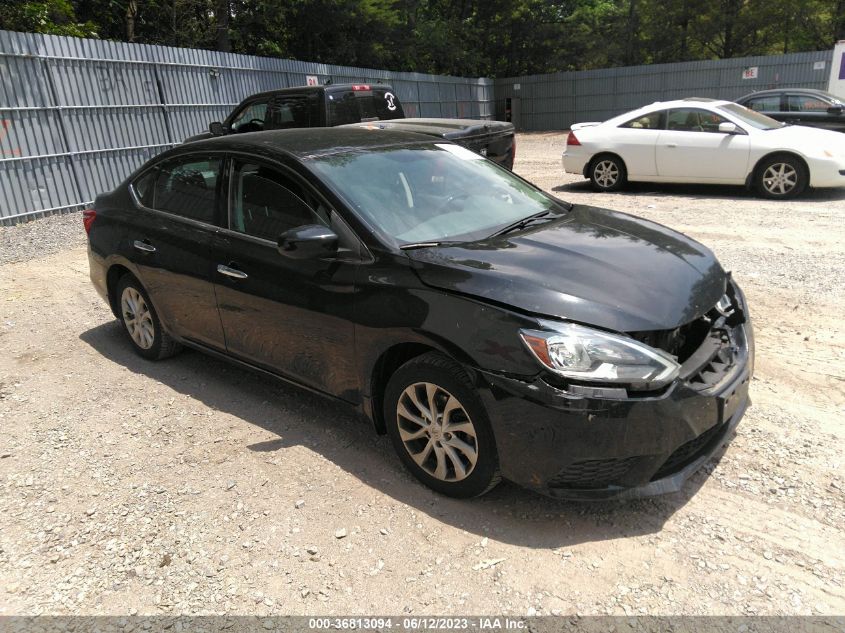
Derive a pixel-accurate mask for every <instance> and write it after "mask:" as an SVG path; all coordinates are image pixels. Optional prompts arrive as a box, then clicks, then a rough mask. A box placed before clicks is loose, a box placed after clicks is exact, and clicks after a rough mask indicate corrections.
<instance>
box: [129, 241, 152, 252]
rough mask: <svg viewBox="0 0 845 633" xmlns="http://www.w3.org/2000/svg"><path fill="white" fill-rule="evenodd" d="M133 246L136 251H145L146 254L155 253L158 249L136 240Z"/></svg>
mask: <svg viewBox="0 0 845 633" xmlns="http://www.w3.org/2000/svg"><path fill="white" fill-rule="evenodd" d="M132 246H134V247H135V250H139V251H143V252H144V253H155V252H156V247H155V246H153V245H152V244H150V243H149V242H142V241H141V240H135V241H134V242H132Z"/></svg>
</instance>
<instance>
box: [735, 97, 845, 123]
mask: <svg viewBox="0 0 845 633" xmlns="http://www.w3.org/2000/svg"><path fill="white" fill-rule="evenodd" d="M736 102H737V103H739V104H740V105H744V106H745V107H746V108H750V109H751V110H754V111H756V112H761V113H763V114H765V115H766V116H768V117H771V118H773V119H775V120H776V121H783V122H784V123H791V124H793V125H806V126H809V127H820V128H825V129H827V130H835V131H837V132H845V99H844V98H842V97H837V96H836V95H832V94H830V93H829V92H824V91H822V90H810V89H804V88H786V89H778V90H761V91H760V92H752V93H751V94H750V95H745V96H744V97H742V98H741V99H737V101H736Z"/></svg>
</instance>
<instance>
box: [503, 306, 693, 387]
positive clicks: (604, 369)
mask: <svg viewBox="0 0 845 633" xmlns="http://www.w3.org/2000/svg"><path fill="white" fill-rule="evenodd" d="M540 325H541V326H542V327H543V328H544V329H543V330H520V331H519V334H520V336H521V337H522V340H523V341H524V342H525V344H526V345H527V346H528V349H530V350H531V352H532V353H533V354H534V356H536V357H537V360H539V361H540V362H541V363H542V364H543V365H545V366H546V367H547V368H549V369H550V370H552V371H553V372H555V373H556V374H559V375H561V376H564V377H565V378H570V379H572V380H583V381H587V382H602V383H613V384H625V385H629V386H631V387H633V388H635V389H659V388H660V387H664V386H666V385H668V384H669V383H670V382H672V381H673V380H674V379H675V377H676V376H677V375H678V370H679V369H680V365H679V364H678V363H677V361H676V360H675V359H674V358H673V357H672V356H670V355H669V354H667V353H666V352H663V351H661V350H659V349H654V348H653V347H649V346H648V345H645V344H644V343H640V342H639V341H635V340H634V339H632V338H628V337H625V336H618V335H616V334H610V333H608V332H602V331H600V330H594V329H592V328H589V327H584V326H583V325H575V324H574V323H554V322H550V321H541V322H540Z"/></svg>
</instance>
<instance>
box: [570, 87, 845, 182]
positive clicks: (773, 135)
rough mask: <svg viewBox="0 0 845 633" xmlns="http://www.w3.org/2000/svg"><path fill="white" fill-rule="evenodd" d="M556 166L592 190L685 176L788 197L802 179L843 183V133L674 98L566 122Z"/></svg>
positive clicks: (730, 105)
mask: <svg viewBox="0 0 845 633" xmlns="http://www.w3.org/2000/svg"><path fill="white" fill-rule="evenodd" d="M563 167H564V169H565V170H566V171H567V172H568V173H570V174H583V176H584V177H585V178H589V179H590V181H591V182H592V184H593V187H594V188H595V189H596V190H598V191H615V190H617V189H620V188H621V187H623V186H624V185H625V183H626V182H627V181H647V182H681V183H685V182H688V183H710V184H724V185H745V186H746V187H754V188H756V190H757V191H758V192H759V193H760V195H762V196H764V197H767V198H790V197H793V196H797V195H798V194H800V193H801V192H802V191H804V189H806V188H807V187H808V186H810V187H841V186H843V185H845V136H843V135H842V134H838V133H836V132H831V131H829V130H819V129H814V128H805V127H799V126H787V125H786V124H784V123H780V122H778V121H775V120H774V119H771V118H769V117H767V116H766V115H764V114H760V113H759V112H754V111H753V110H749V109H748V108H746V107H744V106H741V105H739V104H736V103H732V102H730V101H716V100H712V99H695V98H693V99H682V100H679V101H666V102H663V103H653V104H651V105H649V106H645V107H644V108H639V109H638V110H633V111H631V112H626V113H625V114H622V115H619V116H617V117H614V118H612V119H610V120H608V121H605V122H604V123H582V124H576V125H573V126H572V131H571V132H570V133H569V137H568V138H567V141H566V150H565V151H564V152H563Z"/></svg>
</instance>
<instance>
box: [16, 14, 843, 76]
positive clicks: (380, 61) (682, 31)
mask: <svg viewBox="0 0 845 633" xmlns="http://www.w3.org/2000/svg"><path fill="white" fill-rule="evenodd" d="M0 28H2V29H9V30H18V31H35V32H39V33H56V34H61V35H76V36H81V37H98V36H99V37H102V38H106V39H117V40H124V41H126V40H127V39H131V40H132V41H135V42H143V43H148V44H165V45H171V46H185V47H195V48H210V49H214V48H219V49H220V50H226V49H227V48H229V47H231V50H233V51H234V52H238V53H247V54H254V55H267V56H273V57H287V58H293V59H302V60H308V61H318V62H325V63H332V64H342V65H350V66H363V67H375V68H390V69H393V70H411V71H420V72H435V73H445V74H452V75H463V76H490V77H492V76H499V77H502V76H516V75H522V74H532V73H543V72H555V71H561V70H573V69H588V68H605V67H610V66H621V65H630V64H643V63H664V62H674V61H688V60H695V59H714V58H725V57H737V56H745V55H766V54H775V53H784V52H795V51H805V50H819V49H826V48H830V47H832V45H833V44H834V42H836V41H837V40H838V39H843V38H845V0H712V1H711V2H709V3H704V2H701V1H700V0H39V1H22V0H2V4H0Z"/></svg>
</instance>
